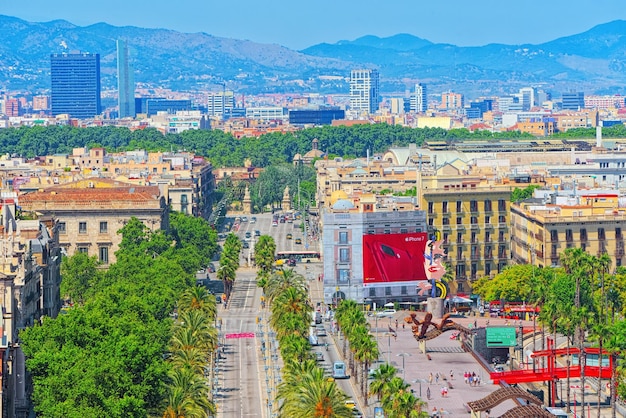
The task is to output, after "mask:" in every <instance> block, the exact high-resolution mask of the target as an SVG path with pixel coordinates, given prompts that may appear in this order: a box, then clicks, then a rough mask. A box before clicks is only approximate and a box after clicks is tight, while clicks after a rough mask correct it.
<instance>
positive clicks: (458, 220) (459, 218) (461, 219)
mask: <svg viewBox="0 0 626 418" xmlns="http://www.w3.org/2000/svg"><path fill="white" fill-rule="evenodd" d="M456 224H457V225H461V224H463V218H461V217H460V216H457V218H456Z"/></svg>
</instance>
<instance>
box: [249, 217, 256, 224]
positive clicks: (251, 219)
mask: <svg viewBox="0 0 626 418" xmlns="http://www.w3.org/2000/svg"><path fill="white" fill-rule="evenodd" d="M250 223H251V224H255V223H256V216H253V217H252V218H250Z"/></svg>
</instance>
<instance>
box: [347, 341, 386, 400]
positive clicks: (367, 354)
mask: <svg viewBox="0 0 626 418" xmlns="http://www.w3.org/2000/svg"><path fill="white" fill-rule="evenodd" d="M352 344H353V343H351V345H352ZM354 344H355V345H356V347H357V348H356V351H355V358H356V359H357V360H358V361H360V362H361V364H362V367H361V393H362V394H363V397H364V398H365V406H367V400H368V399H367V398H368V396H367V395H368V388H367V381H368V375H369V368H370V364H371V362H372V361H375V360H376V359H378V356H379V355H380V353H379V351H378V343H377V342H376V340H375V339H374V338H373V337H372V335H371V334H369V333H367V334H365V335H363V336H362V338H360V339H359V340H357V341H355V342H354Z"/></svg>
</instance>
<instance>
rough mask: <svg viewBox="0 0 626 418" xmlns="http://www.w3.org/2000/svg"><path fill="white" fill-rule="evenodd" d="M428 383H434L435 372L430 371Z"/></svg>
mask: <svg viewBox="0 0 626 418" xmlns="http://www.w3.org/2000/svg"><path fill="white" fill-rule="evenodd" d="M428 384H429V385H432V384H433V372H430V373H429V374H428Z"/></svg>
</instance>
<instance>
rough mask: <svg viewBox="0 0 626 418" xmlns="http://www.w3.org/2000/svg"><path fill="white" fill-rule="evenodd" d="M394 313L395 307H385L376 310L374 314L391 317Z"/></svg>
mask: <svg viewBox="0 0 626 418" xmlns="http://www.w3.org/2000/svg"><path fill="white" fill-rule="evenodd" d="M395 314H396V310H395V309H385V310H384V311H379V312H376V316H378V317H383V318H384V317H392V316H394V315H395Z"/></svg>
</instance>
